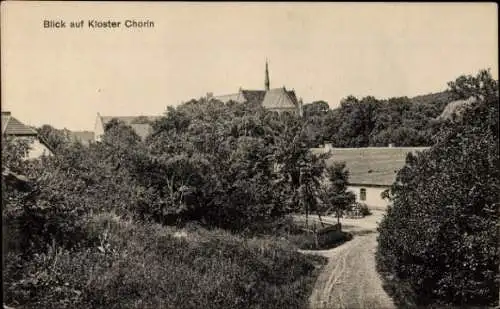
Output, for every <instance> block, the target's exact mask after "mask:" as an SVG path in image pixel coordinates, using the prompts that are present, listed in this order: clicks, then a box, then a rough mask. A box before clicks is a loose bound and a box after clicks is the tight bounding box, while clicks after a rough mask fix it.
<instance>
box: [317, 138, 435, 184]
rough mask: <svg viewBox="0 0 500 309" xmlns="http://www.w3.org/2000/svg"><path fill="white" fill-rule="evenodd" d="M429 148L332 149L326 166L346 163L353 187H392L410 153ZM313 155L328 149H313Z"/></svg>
mask: <svg viewBox="0 0 500 309" xmlns="http://www.w3.org/2000/svg"><path fill="white" fill-rule="evenodd" d="M428 148H429V147H367V148H330V153H331V156H330V157H329V158H328V159H327V160H326V165H327V166H331V165H333V163H334V162H345V163H346V167H347V169H348V170H349V183H350V184H351V185H366V186H370V185H372V186H390V185H392V183H393V182H394V181H395V179H396V174H397V172H398V171H399V170H400V169H401V168H402V167H403V166H404V165H405V162H406V156H407V155H408V153H410V152H412V153H416V152H419V151H424V150H426V149H428ZM311 151H312V152H313V153H317V154H318V153H324V152H326V151H327V149H326V148H313V149H311Z"/></svg>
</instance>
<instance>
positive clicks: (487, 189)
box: [377, 97, 500, 308]
mask: <svg viewBox="0 0 500 309" xmlns="http://www.w3.org/2000/svg"><path fill="white" fill-rule="evenodd" d="M498 146H499V144H498V97H497V98H494V99H487V100H486V101H485V102H482V103H480V104H479V105H478V106H475V107H474V108H471V109H470V110H469V111H468V112H467V116H466V117H465V118H464V120H463V121H462V122H459V123H455V125H454V126H453V127H452V128H450V129H449V131H447V132H444V133H443V135H442V136H441V137H440V138H439V142H438V143H437V144H436V145H435V146H434V147H432V148H431V149H430V150H428V151H425V152H423V153H420V154H419V155H417V156H412V155H409V156H408V158H407V161H406V166H405V167H404V168H403V169H402V170H401V171H400V172H399V173H398V175H397V179H396V183H395V184H394V185H393V186H392V188H391V191H390V193H391V199H392V202H393V206H392V207H389V208H388V212H387V214H386V216H385V218H384V219H383V221H382V222H381V224H380V228H379V231H380V235H379V239H378V241H379V247H378V252H377V262H378V266H379V270H380V271H382V272H383V273H384V274H385V275H386V276H387V277H389V276H390V277H392V282H393V283H392V284H391V286H392V287H391V289H392V290H393V292H394V294H395V295H394V296H395V298H396V300H397V301H399V302H400V303H401V304H403V305H404V307H405V308H408V307H410V304H413V305H414V306H426V305H433V304H438V305H440V306H444V305H457V306H464V305H467V306H472V305H491V304H495V303H496V302H498V293H499V286H498V275H497V274H498V269H499V259H498V251H497V250H498V249H497V248H498V234H497V232H498V227H497V223H498V219H499V218H498V192H499V189H500V180H499V176H500V175H499V169H498V167H499V153H498ZM389 283H390V282H389ZM403 287H404V289H403Z"/></svg>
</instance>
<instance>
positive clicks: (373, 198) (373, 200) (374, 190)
mask: <svg viewBox="0 0 500 309" xmlns="http://www.w3.org/2000/svg"><path fill="white" fill-rule="evenodd" d="M361 188H364V189H366V200H365V201H361V200H360V199H359V194H360V189H361ZM347 189H348V190H349V191H352V192H353V193H354V194H355V195H356V202H360V203H365V204H366V205H368V207H369V208H371V209H384V210H385V209H386V208H387V205H389V201H388V200H385V199H382V196H381V194H382V192H384V191H385V190H386V189H388V187H369V186H366V187H363V186H348V187H347Z"/></svg>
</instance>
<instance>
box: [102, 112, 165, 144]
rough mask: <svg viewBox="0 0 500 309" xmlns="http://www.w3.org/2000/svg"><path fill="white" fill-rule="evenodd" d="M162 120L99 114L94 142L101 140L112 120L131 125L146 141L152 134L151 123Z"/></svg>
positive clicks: (153, 117) (158, 117)
mask: <svg viewBox="0 0 500 309" xmlns="http://www.w3.org/2000/svg"><path fill="white" fill-rule="evenodd" d="M160 118H161V116H101V115H100V114H99V113H97V117H96V121H95V125H94V141H100V140H101V138H102V135H103V134H104V128H105V126H106V124H107V123H108V122H110V121H111V120H112V119H117V120H119V121H122V122H123V123H125V124H126V125H129V126H130V127H132V129H133V130H134V132H135V133H136V134H137V135H139V137H140V138H141V139H143V140H144V139H145V138H146V136H148V135H149V134H151V132H152V129H153V128H152V126H151V123H152V122H154V121H156V120H158V119H160Z"/></svg>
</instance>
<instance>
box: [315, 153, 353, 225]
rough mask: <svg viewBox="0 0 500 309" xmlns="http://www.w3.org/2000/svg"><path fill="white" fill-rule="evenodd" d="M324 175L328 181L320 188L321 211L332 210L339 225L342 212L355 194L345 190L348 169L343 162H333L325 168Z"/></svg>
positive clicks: (351, 201) (350, 203)
mask: <svg viewBox="0 0 500 309" xmlns="http://www.w3.org/2000/svg"><path fill="white" fill-rule="evenodd" d="M326 175H327V180H328V182H327V184H326V185H325V186H324V187H323V189H322V199H323V202H324V206H323V212H329V211H331V210H334V211H335V213H336V215H337V223H338V224H339V225H340V217H341V216H342V213H343V212H344V211H345V210H347V209H348V207H349V206H350V205H352V203H354V201H355V200H356V196H355V195H354V193H352V192H351V191H348V190H347V184H348V180H349V171H348V170H347V169H346V165H345V163H339V162H335V164H334V165H332V166H329V167H328V168H327V169H326Z"/></svg>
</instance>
